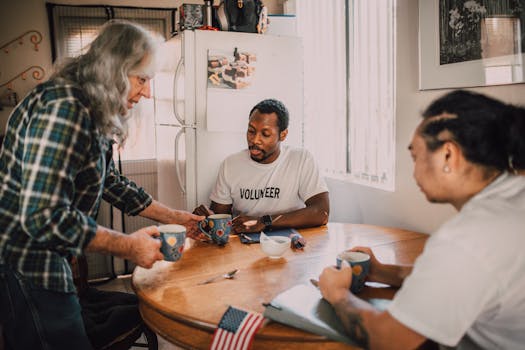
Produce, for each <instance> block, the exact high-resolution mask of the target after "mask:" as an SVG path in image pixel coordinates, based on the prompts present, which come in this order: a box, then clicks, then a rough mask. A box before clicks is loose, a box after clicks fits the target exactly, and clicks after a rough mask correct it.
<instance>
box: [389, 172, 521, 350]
mask: <svg viewBox="0 0 525 350" xmlns="http://www.w3.org/2000/svg"><path fill="white" fill-rule="evenodd" d="M524 248H525V176H512V175H509V174H503V175H501V176H500V177H498V178H497V179H496V180H495V181H494V182H493V183H491V184H490V185H489V186H487V187H486V188H485V189H483V190H482V191H481V192H480V193H478V194H477V195H475V196H474V197H473V198H471V199H470V200H469V201H468V202H467V203H466V204H465V205H464V206H463V208H462V209H461V211H460V212H459V213H458V214H457V215H456V216H455V217H454V218H452V219H451V220H449V221H448V222H447V223H445V224H444V225H443V226H442V227H441V228H440V229H439V230H438V231H437V232H435V233H434V234H433V235H432V236H431V237H430V238H429V239H428V241H427V243H426V245H425V249H424V251H423V253H422V254H421V255H420V256H419V257H418V259H417V260H416V262H415V264H414V269H413V271H412V273H411V274H410V275H409V276H408V277H407V278H406V280H405V281H404V283H403V286H402V287H401V289H400V290H399V292H398V293H397V294H396V296H395V298H394V300H393V301H392V303H391V304H390V306H389V308H388V311H389V312H390V314H391V315H392V316H393V317H394V318H395V319H397V320H398V321H399V322H401V323H403V324H404V325H405V326H407V327H409V328H411V329H412V330H414V331H416V332H418V333H420V334H422V335H424V336H426V337H427V338H430V339H432V340H434V341H436V342H438V343H440V344H443V345H446V346H454V347H457V348H458V349H524V348H525V252H524Z"/></svg>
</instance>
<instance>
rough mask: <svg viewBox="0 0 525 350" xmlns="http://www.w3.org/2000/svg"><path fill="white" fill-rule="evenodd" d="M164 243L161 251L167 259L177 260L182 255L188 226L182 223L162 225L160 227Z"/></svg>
mask: <svg viewBox="0 0 525 350" xmlns="http://www.w3.org/2000/svg"><path fill="white" fill-rule="evenodd" d="M158 229H159V233H160V236H159V238H160V240H161V241H162V245H161V247H160V251H161V252H162V254H163V255H164V260H166V261H177V260H179V259H180V258H181V257H182V252H183V251H184V242H185V241H186V227H184V226H182V225H177V224H172V225H161V226H159V227H158Z"/></svg>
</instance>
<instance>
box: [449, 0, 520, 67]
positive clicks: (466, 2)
mask: <svg viewBox="0 0 525 350" xmlns="http://www.w3.org/2000/svg"><path fill="white" fill-rule="evenodd" d="M524 9H525V0H439V41H440V50H439V54H440V64H441V65H446V64H451V63H458V62H465V61H472V60H479V59H484V58H493V57H499V56H507V55H515V54H521V53H523V52H525V42H524V36H523V33H524V32H525V13H524Z"/></svg>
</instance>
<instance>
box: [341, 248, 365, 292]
mask: <svg viewBox="0 0 525 350" xmlns="http://www.w3.org/2000/svg"><path fill="white" fill-rule="evenodd" d="M345 261H346V262H347V263H348V264H349V265H350V266H351V267H352V283H351V285H350V291H351V292H352V293H359V292H360V291H361V290H362V289H363V287H364V286H365V280H366V277H367V276H368V273H369V272H370V255H368V254H366V253H363V252H357V251H348V250H347V251H344V252H341V253H339V254H337V259H336V263H337V268H341V266H342V263H343V262H345Z"/></svg>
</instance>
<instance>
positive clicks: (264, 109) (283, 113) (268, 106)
mask: <svg viewBox="0 0 525 350" xmlns="http://www.w3.org/2000/svg"><path fill="white" fill-rule="evenodd" d="M255 110H258V111H259V112H260V113H264V114H271V113H275V114H276V115H277V124H278V126H279V132H281V131H284V130H286V129H288V122H289V119H290V116H289V114H288V109H286V106H285V105H284V103H282V102H281V101H279V100H276V99H274V98H268V99H266V100H262V101H261V102H259V103H257V104H256V105H255V106H254V107H253V108H252V110H251V111H250V117H251V116H252V113H253V112H254V111H255Z"/></svg>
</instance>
